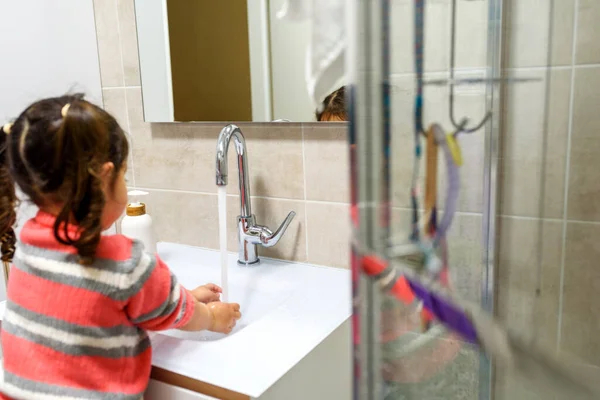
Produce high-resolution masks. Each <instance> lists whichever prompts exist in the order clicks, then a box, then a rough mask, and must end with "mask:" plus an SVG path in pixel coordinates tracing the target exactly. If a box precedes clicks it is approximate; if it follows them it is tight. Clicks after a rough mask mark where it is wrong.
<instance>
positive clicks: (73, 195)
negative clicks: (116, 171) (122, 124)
mask: <svg viewBox="0 0 600 400" xmlns="http://www.w3.org/2000/svg"><path fill="white" fill-rule="evenodd" d="M61 116H62V119H63V121H62V124H61V125H60V127H59V128H58V130H57V132H56V139H55V140H56V146H55V154H54V168H56V169H58V168H59V166H60V165H61V164H67V165H66V168H65V169H64V174H65V181H66V182H70V184H69V185H68V186H69V187H67V188H65V194H64V199H63V207H62V210H61V211H60V213H59V214H58V216H57V219H56V222H55V224H54V235H55V236H56V237H57V238H58V240H59V241H60V242H62V243H63V244H68V245H72V246H74V247H75V248H76V249H77V252H78V254H79V256H80V262H81V263H82V264H91V262H92V261H93V259H94V255H95V252H96V248H97V247H98V243H99V242H100V237H101V235H102V222H101V219H102V210H103V209H104V204H105V198H104V191H103V190H102V181H101V179H100V172H101V168H102V165H103V164H104V163H105V162H106V161H108V159H109V131H108V126H107V125H106V124H105V123H103V121H102V116H101V115H99V114H98V112H97V111H96V108H95V107H94V106H93V105H91V104H90V103H88V102H87V101H82V100H79V99H77V100H74V101H73V102H71V103H67V104H65V105H64V106H63V107H62V108H61ZM91 132H93V134H91ZM67 160H70V161H67ZM71 218H74V219H75V221H76V222H77V225H78V226H79V228H80V229H79V232H78V234H77V236H76V237H71V235H70V233H69V231H68V229H67V227H68V222H69V220H70V219H71Z"/></svg>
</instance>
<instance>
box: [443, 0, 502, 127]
mask: <svg viewBox="0 0 600 400" xmlns="http://www.w3.org/2000/svg"><path fill="white" fill-rule="evenodd" d="M451 18H452V22H451V30H450V40H451V41H450V82H449V85H450V94H449V99H448V100H449V114H450V122H452V125H454V128H455V129H456V134H458V133H459V132H464V133H473V132H475V131H478V130H479V129H481V128H482V127H483V126H484V125H485V123H486V122H487V121H488V120H489V119H490V117H491V116H492V112H491V111H487V112H486V114H485V116H484V117H483V120H482V121H481V122H480V123H479V124H477V126H475V127H474V128H466V124H467V122H468V121H469V119H468V118H466V117H465V118H462V119H461V120H460V122H456V118H454V86H455V81H454V67H455V64H456V60H455V58H456V55H455V48H456V0H452V14H451Z"/></svg>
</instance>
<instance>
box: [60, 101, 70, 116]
mask: <svg viewBox="0 0 600 400" xmlns="http://www.w3.org/2000/svg"><path fill="white" fill-rule="evenodd" d="M70 107H71V103H67V104H65V105H64V106H63V108H62V109H61V110H60V115H62V117H63V118H65V117H66V116H67V113H68V112H69V108H70Z"/></svg>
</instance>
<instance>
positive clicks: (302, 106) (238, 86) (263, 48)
mask: <svg viewBox="0 0 600 400" xmlns="http://www.w3.org/2000/svg"><path fill="white" fill-rule="evenodd" d="M283 3H284V0H228V1H214V0H135V8H136V21H137V30H138V32H137V34H138V42H139V52H140V54H139V55H140V70H141V77H142V95H143V101H144V117H145V120H146V121H147V122H175V121H256V122H259V121H273V120H280V119H283V120H289V121H292V122H308V121H314V120H315V116H314V115H315V106H314V104H313V102H312V101H311V99H310V97H309V95H308V93H307V90H306V84H305V64H306V63H305V54H306V46H307V43H308V40H309V34H310V32H309V26H310V25H309V23H307V22H294V23H290V22H288V21H282V20H280V19H279V18H278V17H277V13H278V11H279V10H281V8H282V6H283Z"/></svg>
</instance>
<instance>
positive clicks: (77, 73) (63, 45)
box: [0, 0, 102, 123]
mask: <svg viewBox="0 0 600 400" xmlns="http://www.w3.org/2000/svg"><path fill="white" fill-rule="evenodd" d="M0 15H2V23H1V24H0V49H1V51H2V63H0V76H2V79H1V80H0V123H4V122H6V121H8V120H10V119H13V118H15V117H16V116H17V115H18V113H19V112H20V111H22V110H23V108H24V107H25V106H26V105H28V104H29V103H31V102H33V101H34V100H37V99H40V98H43V97H48V96H56V95H59V94H63V93H66V92H83V93H85V94H86V95H87V96H88V98H89V99H91V100H92V101H94V102H96V103H98V104H101V103H102V89H101V84H100V67H99V64H98V47H97V44H96V29H95V22H94V8H93V3H92V0H54V1H47V0H19V1H9V0H2V1H0Z"/></svg>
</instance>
